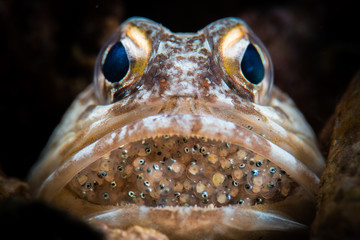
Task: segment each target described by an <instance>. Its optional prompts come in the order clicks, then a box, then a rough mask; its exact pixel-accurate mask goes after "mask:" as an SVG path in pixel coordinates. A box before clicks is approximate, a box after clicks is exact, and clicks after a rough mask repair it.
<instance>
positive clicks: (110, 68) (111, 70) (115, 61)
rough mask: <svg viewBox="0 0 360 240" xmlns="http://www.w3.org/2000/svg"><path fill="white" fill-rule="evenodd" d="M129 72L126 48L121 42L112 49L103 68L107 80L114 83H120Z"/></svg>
mask: <svg viewBox="0 0 360 240" xmlns="http://www.w3.org/2000/svg"><path fill="white" fill-rule="evenodd" d="M128 70H129V59H128V56H127V53H126V50H125V47H124V46H123V45H122V43H121V42H120V41H119V42H117V43H116V44H115V45H114V46H112V47H111V48H110V50H109V51H108V53H107V55H106V59H105V61H104V63H103V66H102V72H103V74H104V76H105V78H106V79H107V80H108V81H110V82H112V83H115V82H119V81H120V80H121V79H123V78H124V77H125V76H126V74H127V72H128Z"/></svg>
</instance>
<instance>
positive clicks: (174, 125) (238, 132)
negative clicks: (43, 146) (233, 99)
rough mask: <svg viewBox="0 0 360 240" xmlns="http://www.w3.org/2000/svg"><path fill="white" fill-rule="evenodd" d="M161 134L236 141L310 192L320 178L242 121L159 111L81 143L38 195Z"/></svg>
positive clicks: (57, 188) (51, 191)
mask: <svg viewBox="0 0 360 240" xmlns="http://www.w3.org/2000/svg"><path fill="white" fill-rule="evenodd" d="M164 135H171V136H173V135H179V136H184V137H205V138H207V139H210V140H219V141H223V142H229V143H232V144H237V145H239V146H242V147H244V148H246V149H248V150H251V151H253V152H256V153H257V154H259V155H262V156H263V157H265V158H267V159H269V160H270V161H272V162H273V163H274V164H276V165H277V166H279V167H280V168H282V169H284V170H285V171H286V172H287V173H288V174H290V176H291V177H292V179H293V180H294V181H295V182H297V183H298V184H300V185H302V186H303V187H304V188H305V189H306V190H307V191H308V192H310V194H312V195H313V196H315V195H316V194H317V192H318V186H319V182H320V180H319V178H318V177H317V176H316V174H315V173H313V172H312V171H311V170H309V169H308V168H307V167H306V166H305V165H304V164H303V163H302V162H301V161H299V160H298V159H296V158H295V157H294V156H293V155H291V154H290V153H288V152H286V151H285V150H283V149H282V148H280V147H278V146H277V145H276V144H274V143H272V142H271V141H269V140H267V139H266V138H264V137H263V136H260V135H259V134H257V133H255V132H253V131H251V130H249V129H248V128H246V127H244V126H242V125H239V124H236V123H233V122H230V121H227V120H224V119H220V118H216V117H212V116H204V115H193V114H175V115H169V114H159V115H153V116H149V117H145V118H142V119H140V120H137V121H134V122H131V123H128V124H126V125H125V126H122V127H120V128H118V129H115V130H113V131H112V132H110V133H108V134H106V135H104V136H103V137H101V138H100V139H98V140H96V141H95V142H93V143H91V144H89V145H88V146H86V147H84V148H83V149H81V150H80V151H78V152H77V153H75V154H74V155H72V156H71V157H70V158H68V159H67V160H66V161H65V162H64V163H63V164H62V165H61V166H60V167H58V168H57V169H56V170H55V171H54V172H52V173H51V174H50V175H49V176H48V177H47V179H46V180H45V181H44V182H43V183H42V185H41V187H40V188H39V191H38V193H37V195H38V197H40V198H43V199H46V200H50V201H51V200H52V199H53V198H54V197H55V196H56V195H57V194H58V193H59V192H60V191H61V190H62V189H63V188H64V187H65V186H66V184H67V183H68V182H69V181H70V180H71V179H72V178H73V177H74V176H75V175H76V174H77V173H78V172H80V171H81V170H82V169H84V168H85V167H87V166H88V165H90V164H91V163H93V162H94V161H96V160H97V159H99V158H100V157H102V156H103V155H105V154H106V153H108V152H110V151H112V150H114V149H116V148H118V147H119V146H121V145H124V144H127V143H130V142H135V141H140V140H142V139H146V138H153V137H158V136H164Z"/></svg>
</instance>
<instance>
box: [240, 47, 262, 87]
mask: <svg viewBox="0 0 360 240" xmlns="http://www.w3.org/2000/svg"><path fill="white" fill-rule="evenodd" d="M241 72H242V74H243V75H244V77H245V78H246V80H248V81H249V82H251V83H253V84H259V83H261V81H262V80H263V78H264V75H265V69H264V65H263V63H262V60H261V56H260V54H259V52H258V50H257V49H256V47H255V46H254V45H253V44H251V43H250V44H249V45H248V46H247V48H246V50H245V53H244V56H243V58H242V60H241Z"/></svg>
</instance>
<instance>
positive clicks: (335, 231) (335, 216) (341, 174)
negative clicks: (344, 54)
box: [312, 72, 360, 240]
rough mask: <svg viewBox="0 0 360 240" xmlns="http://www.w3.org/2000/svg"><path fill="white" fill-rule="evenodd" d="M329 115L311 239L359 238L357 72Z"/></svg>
mask: <svg viewBox="0 0 360 240" xmlns="http://www.w3.org/2000/svg"><path fill="white" fill-rule="evenodd" d="M332 119H333V120H332V122H333V124H332V126H333V127H332V128H330V127H328V131H331V132H332V133H331V139H330V150H329V155H328V159H327V167H326V169H325V171H324V173H323V176H322V178H321V188H320V194H319V204H318V212H317V215H316V218H315V221H314V223H313V225H312V239H313V240H322V239H327V240H329V239H359V237H360V228H359V226H360V72H358V73H357V74H356V76H355V77H354V78H353V80H352V82H351V83H350V85H349V87H348V89H347V90H346V92H345V94H344V95H343V97H342V99H341V100H340V102H339V104H338V105H337V107H336V110H335V114H334V117H333V118H332ZM330 126H331V125H330ZM324 135H326V134H324Z"/></svg>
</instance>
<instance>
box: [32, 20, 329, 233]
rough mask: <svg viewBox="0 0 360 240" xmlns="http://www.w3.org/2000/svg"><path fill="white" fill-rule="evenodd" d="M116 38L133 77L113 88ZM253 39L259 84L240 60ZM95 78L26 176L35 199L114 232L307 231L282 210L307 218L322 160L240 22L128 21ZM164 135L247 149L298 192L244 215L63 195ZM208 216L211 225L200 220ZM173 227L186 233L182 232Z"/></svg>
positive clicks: (233, 209) (302, 219)
mask: <svg viewBox="0 0 360 240" xmlns="http://www.w3.org/2000/svg"><path fill="white" fill-rule="evenodd" d="M119 39H121V40H122V41H123V44H124V45H125V48H126V50H127V53H128V56H129V60H130V70H129V72H128V74H127V75H126V76H125V77H124V79H122V80H121V81H120V82H119V83H113V84H112V83H110V82H108V81H107V80H106V79H105V78H104V76H103V74H102V72H101V59H102V56H103V53H104V51H105V50H106V49H107V48H109V47H111V46H112V45H113V44H114V43H115V42H116V41H119ZM249 42H251V43H253V44H256V46H257V47H258V48H259V49H260V50H261V52H262V54H263V63H264V66H265V76H264V80H263V82H262V83H261V84H258V85H255V84H251V83H250V82H248V81H247V80H246V79H245V78H244V76H243V75H242V73H241V71H240V64H239V61H240V60H239V59H241V57H242V55H243V53H244V49H245V47H246V46H247V44H248V43H249ZM94 75H95V76H94V85H92V86H90V87H88V88H87V89H86V90H84V92H83V93H81V94H80V95H79V97H78V98H77V99H76V100H75V101H74V103H73V105H72V106H71V107H70V109H69V110H68V112H67V113H66V115H65V116H64V119H63V121H62V123H61V124H60V125H59V127H58V128H57V130H56V131H55V132H54V134H53V136H52V138H51V140H50V141H49V144H48V146H47V148H46V149H45V151H44V154H43V157H42V159H41V160H40V162H39V163H38V164H37V166H35V168H34V170H33V171H32V174H31V177H30V183H31V186H32V189H33V192H34V193H35V194H37V196H39V197H42V198H44V199H46V200H47V201H50V202H53V203H54V204H56V205H58V206H61V207H63V208H65V209H67V210H68V211H72V212H73V213H74V214H78V215H80V216H83V217H93V218H90V221H91V222H94V223H98V222H99V221H100V222H101V221H103V222H105V223H106V224H109V225H110V226H111V227H119V228H124V227H129V225H134V224H140V225H142V226H144V227H152V228H156V229H158V230H160V231H162V232H166V233H167V234H169V235H171V237H173V238H191V237H193V236H197V237H203V238H216V237H219V236H222V237H228V238H237V237H238V236H244V237H248V238H249V237H252V238H255V237H270V236H271V234H270V233H269V232H268V230H280V231H292V230H295V229H299V228H302V229H303V227H304V226H303V225H299V224H298V223H295V222H293V221H291V220H289V219H288V218H287V217H285V216H283V215H282V214H283V213H286V214H287V215H291V216H292V217H293V218H296V220H297V221H299V222H304V223H307V222H308V221H309V218H310V219H311V211H312V205H313V204H314V200H315V198H314V196H315V195H316V193H317V191H318V184H319V178H318V176H319V175H320V174H321V172H322V170H323V168H324V162H323V159H322V156H321V154H320V153H319V151H318V149H317V147H316V140H315V137H314V135H313V132H312V130H311V128H310V127H309V126H308V124H307V123H306V121H305V119H304V118H303V116H302V114H301V113H300V112H299V111H298V110H297V109H296V107H295V105H294V103H293V102H292V100H291V99H290V98H289V97H288V96H287V95H286V94H284V93H282V92H281V91H280V90H279V89H277V88H276V87H274V88H272V78H273V77H272V65H271V60H270V57H269V55H268V53H267V51H266V49H265V48H264V47H263V45H262V44H261V42H260V41H259V40H258V39H257V38H256V36H255V35H254V34H253V33H252V32H251V30H250V29H249V28H248V27H247V26H246V24H244V23H243V22H242V21H240V20H239V19H235V18H227V19H223V20H219V21H217V22H214V23H212V24H210V25H209V26H208V27H206V28H204V29H203V30H201V31H199V32H198V33H195V34H188V33H185V34H184V33H182V34H174V33H171V32H170V31H169V30H168V29H166V28H164V27H162V26H161V25H159V24H157V23H154V22H152V21H150V20H147V19H143V18H133V19H130V20H128V21H127V22H125V23H124V24H123V25H121V26H120V27H119V28H118V30H117V31H116V32H115V33H114V35H113V36H112V37H111V39H110V40H109V42H108V43H107V44H106V45H105V46H104V48H103V50H102V51H101V52H100V54H99V57H98V61H97V65H96V67H95V74H94ZM167 134H168V135H180V136H197V137H205V138H209V139H217V140H221V141H228V142H230V143H233V144H238V145H240V146H244V147H245V148H247V149H249V150H252V151H254V152H257V153H259V154H260V155H262V156H264V157H266V158H268V159H270V160H271V161H273V162H274V163H276V164H277V165H278V166H280V167H282V168H284V169H285V170H286V172H287V173H288V174H290V176H291V177H292V178H293V179H294V180H295V181H296V182H297V183H298V184H299V187H297V188H296V190H294V194H293V195H292V196H289V197H288V198H287V199H286V200H285V201H284V202H282V203H279V204H274V205H264V206H254V207H252V208H246V209H241V208H239V207H223V208H219V209H202V208H184V207H183V208H182V207H177V208H164V209H159V208H146V207H140V208H139V207H136V206H133V207H132V206H130V207H127V208H121V207H117V206H102V205H95V204H91V203H88V202H86V201H84V200H82V199H78V198H76V197H74V196H73V194H72V193H71V192H69V191H68V190H67V189H65V188H64V187H65V186H66V184H67V183H68V182H69V181H70V180H71V179H72V178H73V177H74V176H75V174H77V173H78V172H79V171H80V170H81V169H83V168H84V167H86V166H88V165H89V164H91V163H92V162H94V161H96V160H97V159H98V158H99V157H101V156H102V155H104V154H106V153H107V152H109V151H111V150H113V149H115V148H117V147H119V146H120V145H122V144H126V143H131V142H134V141H139V140H141V139H144V138H149V137H155V136H162V135H167ZM103 211H108V212H107V213H106V214H108V215H106V214H105V215H102V212H103ZM273 211H277V214H272V212H273ZM309 213H310V214H309ZM109 214H110V215H109ZM309 215H310V216H309ZM169 216H170V217H171V218H170V219H171V221H167V220H168V219H169ZM204 216H209V219H208V221H203V222H201V219H203V218H204ZM261 216H262V217H261ZM116 219H117V220H116ZM123 219H125V220H126V221H123ZM155 219H156V220H157V221H155ZM119 220H122V221H119ZM153 220H154V221H153ZM241 221H243V222H241ZM160 222H162V223H163V224H157V223H160ZM179 222H181V223H182V224H183V226H187V227H179V226H178V223H179ZM165 223H166V224H165ZM214 224H215V225H214ZM215 226H217V227H215ZM171 229H172V230H171ZM209 229H212V231H210V232H209V231H208V230H209ZM170 230H171V231H170ZM244 230H245V231H244ZM256 230H261V231H260V232H256Z"/></svg>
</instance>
